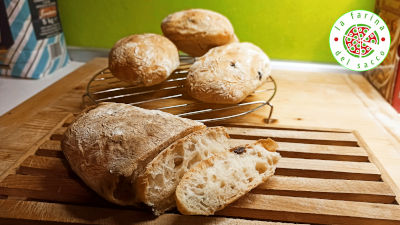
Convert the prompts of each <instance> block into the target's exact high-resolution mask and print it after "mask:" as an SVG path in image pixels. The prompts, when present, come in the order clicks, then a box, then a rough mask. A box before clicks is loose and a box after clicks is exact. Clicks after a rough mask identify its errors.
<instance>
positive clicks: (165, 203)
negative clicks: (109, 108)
mask: <svg viewBox="0 0 400 225" xmlns="http://www.w3.org/2000/svg"><path fill="white" fill-rule="evenodd" d="M228 139H229V135H228V133H227V132H226V129H225V128H223V127H211V128H207V129H202V130H199V131H196V132H193V133H191V134H189V135H188V136H186V137H184V138H182V139H180V140H178V141H176V142H175V143H173V144H172V145H170V146H169V147H168V148H166V149H164V150H163V151H162V152H161V153H160V154H158V156H156V157H155V158H154V159H153V160H152V161H151V162H150V163H149V164H148V165H147V166H146V170H145V172H144V174H143V176H141V177H140V178H139V179H138V184H137V186H138V187H137V191H138V196H139V198H140V200H141V201H143V202H144V203H146V204H147V205H149V206H151V207H152V208H153V212H154V213H155V214H156V215H159V214H161V213H163V212H164V211H166V210H168V209H171V208H173V207H174V206H175V199H174V194H175V189H176V186H177V185H178V183H179V181H180V180H181V178H182V177H183V175H184V174H185V173H186V171H188V170H189V169H190V168H191V167H192V166H194V165H196V164H197V163H198V162H200V161H201V160H205V159H207V158H209V157H210V156H213V155H215V154H217V153H219V152H223V151H228V149H229V143H228Z"/></svg>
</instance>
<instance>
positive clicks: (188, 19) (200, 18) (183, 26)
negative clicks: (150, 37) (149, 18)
mask: <svg viewBox="0 0 400 225" xmlns="http://www.w3.org/2000/svg"><path fill="white" fill-rule="evenodd" d="M161 29H162V32H163V33H164V35H165V36H166V37H167V38H169V39H170V40H171V41H172V42H174V44H175V45H176V46H178V49H179V50H181V51H183V52H186V53H187V54H189V55H191V56H202V55H204V54H205V53H206V52H207V51H208V50H209V49H211V48H214V47H216V46H221V45H225V44H228V43H231V42H235V41H238V40H237V37H236V35H235V33H234V31H233V27H232V24H231V22H230V21H229V20H228V18H226V17H225V16H223V15H221V14H219V13H216V12H213V11H210V10H205V9H189V10H183V11H179V12H175V13H173V14H170V15H168V16H167V17H166V18H165V19H164V20H163V21H162V23H161Z"/></svg>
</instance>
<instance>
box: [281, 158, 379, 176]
mask: <svg viewBox="0 0 400 225" xmlns="http://www.w3.org/2000/svg"><path fill="white" fill-rule="evenodd" d="M275 174H276V175H284V176H298V177H314V178H331V179H352V180H380V179H381V178H380V173H379V170H378V169H377V168H376V167H375V166H374V164H372V163H366V162H345V161H333V160H318V159H296V158H282V159H280V160H279V162H278V165H277V170H276V173H275Z"/></svg>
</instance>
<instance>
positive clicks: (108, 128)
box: [62, 103, 205, 205]
mask: <svg viewBox="0 0 400 225" xmlns="http://www.w3.org/2000/svg"><path fill="white" fill-rule="evenodd" d="M204 128H205V126H204V125H203V124H201V123H198V122H195V121H192V120H188V119H183V118H180V117H177V116H174V115H171V114H168V113H164V112H161V111H157V110H146V109H142V108H138V107H133V106H130V105H126V104H121V103H101V104H100V105H99V106H98V107H96V108H89V109H88V110H85V111H84V112H83V113H81V114H80V115H79V116H78V118H77V119H76V120H75V122H74V123H72V124H71V125H70V127H69V128H68V129H67V131H66V133H65V135H64V138H63V141H62V150H63V152H64V155H65V157H66V158H67V160H68V162H69V164H70V165H71V168H72V169H73V171H74V172H75V173H76V174H78V176H80V177H81V178H82V180H83V181H84V182H85V183H86V184H87V185H88V186H89V187H91V188H92V189H93V190H95V191H96V192H97V193H98V194H99V195H101V196H102V197H104V198H105V199H107V200H108V201H110V202H114V203H116V204H120V205H131V204H135V203H136V202H137V198H136V191H135V190H134V187H133V184H134V183H135V181H136V179H137V177H138V176H139V175H140V174H141V173H142V172H143V171H144V168H145V166H146V165H147V163H148V162H150V161H151V160H152V159H153V158H154V157H155V156H156V155H157V154H158V153H159V152H160V151H161V150H162V149H164V148H165V147H167V146H168V145H170V144H171V143H173V142H174V141H176V140H178V139H180V138H182V137H184V136H186V135H188V134H190V133H192V132H194V131H196V130H199V129H204Z"/></svg>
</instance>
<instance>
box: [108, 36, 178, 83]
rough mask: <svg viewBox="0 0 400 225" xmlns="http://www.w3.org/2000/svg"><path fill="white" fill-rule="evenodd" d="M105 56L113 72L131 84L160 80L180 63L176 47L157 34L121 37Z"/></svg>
mask: <svg viewBox="0 0 400 225" xmlns="http://www.w3.org/2000/svg"><path fill="white" fill-rule="evenodd" d="M108 59H109V61H108V63H109V69H110V71H111V72H112V74H113V75H114V76H115V77H117V78H118V79H120V80H122V81H125V82H128V83H131V84H133V85H144V86H152V85H155V84H158V83H161V82H162V81H164V80H166V79H167V78H168V77H169V75H171V73H172V72H173V71H174V70H175V69H176V68H177V67H178V66H179V54H178V49H177V48H176V46H175V45H174V44H173V43H172V42H171V41H170V40H168V38H165V37H163V36H161V35H157V34H134V35H130V36H128V37H124V38H122V39H121V40H119V41H117V43H115V45H114V47H113V48H112V49H111V51H110V53H109V57H108Z"/></svg>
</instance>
